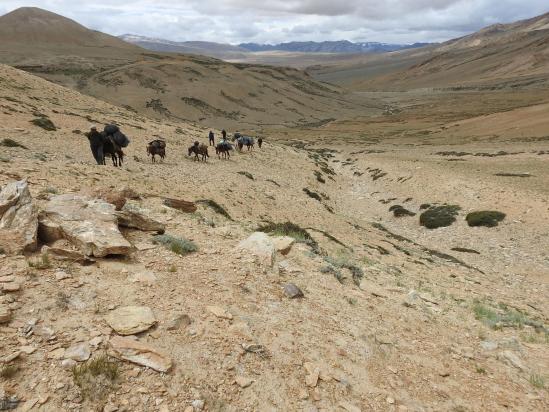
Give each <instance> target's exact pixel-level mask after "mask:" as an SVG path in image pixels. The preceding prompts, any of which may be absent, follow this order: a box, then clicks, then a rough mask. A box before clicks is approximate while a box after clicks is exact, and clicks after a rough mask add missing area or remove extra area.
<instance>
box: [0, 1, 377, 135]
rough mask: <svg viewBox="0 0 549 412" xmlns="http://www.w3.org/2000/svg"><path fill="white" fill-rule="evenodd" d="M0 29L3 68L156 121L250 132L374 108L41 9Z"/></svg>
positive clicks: (282, 71)
mask: <svg viewBox="0 0 549 412" xmlns="http://www.w3.org/2000/svg"><path fill="white" fill-rule="evenodd" d="M4 22H5V27H4ZM0 25H1V26H2V27H4V28H3V31H0V42H1V45H0V62H2V63H5V64H9V65H12V66H14V67H16V68H19V69H23V70H25V71H28V72H30V73H33V74H36V75H38V76H41V77H43V78H46V79H48V80H50V81H53V82H55V83H58V84H61V85H64V86H68V87H71V88H74V89H77V90H79V91H82V92H84V93H86V94H89V95H91V96H94V97H97V98H99V99H102V100H104V101H107V102H111V103H114V104H116V105H119V106H124V107H127V108H130V109H132V110H134V111H136V112H137V113H141V114H146V115H148V116H152V117H155V118H158V119H180V120H181V119H184V120H188V121H194V122H200V121H202V122H207V123H208V124H209V125H213V126H219V127H230V128H239V129H243V128H248V129H251V128H256V126H258V125H259V127H265V126H302V125H311V124H313V125H314V124H324V123H327V122H329V121H331V120H333V119H334V118H337V117H342V116H347V115H349V114H353V113H354V114H357V113H364V112H371V111H375V110H376V109H375V107H374V108H371V107H368V105H367V104H366V103H360V102H357V98H354V97H349V96H346V95H345V93H344V91H343V90H341V89H339V88H338V87H335V86H331V85H327V84H322V83H319V82H317V81H315V80H314V79H312V78H311V77H309V76H308V75H307V74H305V73H304V72H302V71H298V70H296V69H286V68H271V67H267V66H260V65H248V64H230V63H225V62H223V61H221V60H216V59H213V58H209V57H202V56H194V55H180V54H174V53H156V52H151V51H146V50H144V49H141V48H139V47H137V46H133V45H129V44H127V43H125V42H123V41H122V40H119V39H116V38H113V37H111V36H107V35H104V34H102V33H97V32H94V31H91V30H88V29H86V28H84V27H83V26H80V25H79V24H77V23H75V22H73V21H71V20H68V19H66V18H64V17H61V16H57V15H55V14H53V13H49V12H45V11H42V10H40V9H34V8H31V9H19V10H17V11H15V12H13V13H10V14H8V15H6V16H4V17H2V18H1V23H0ZM15 28H17V30H16V31H15V32H17V33H18V35H14V34H13V33H14V30H15ZM67 33H68V34H69V35H67ZM35 38H41V39H43V41H42V40H41V41H40V42H35V41H33V39H35ZM67 38H68V39H70V40H65V39H67ZM63 41H65V43H61V42H63ZM361 100H363V99H361ZM357 103H359V104H357Z"/></svg>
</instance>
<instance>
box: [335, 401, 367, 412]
mask: <svg viewBox="0 0 549 412" xmlns="http://www.w3.org/2000/svg"><path fill="white" fill-rule="evenodd" d="M339 406H340V407H341V408H343V409H345V410H346V411H347V412H362V410H361V409H360V408H359V407H358V406H355V405H353V404H352V403H350V402H347V401H341V402H339Z"/></svg>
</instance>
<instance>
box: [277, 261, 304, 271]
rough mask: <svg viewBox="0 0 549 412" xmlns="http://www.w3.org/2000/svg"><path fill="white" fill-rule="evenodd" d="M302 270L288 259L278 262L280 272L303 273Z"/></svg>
mask: <svg viewBox="0 0 549 412" xmlns="http://www.w3.org/2000/svg"><path fill="white" fill-rule="evenodd" d="M301 272H302V270H301V269H299V268H298V267H295V266H294V265H292V264H291V263H290V262H288V261H287V260H283V261H282V262H279V263H278V273H280V274H284V273H301Z"/></svg>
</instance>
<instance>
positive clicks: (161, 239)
mask: <svg viewBox="0 0 549 412" xmlns="http://www.w3.org/2000/svg"><path fill="white" fill-rule="evenodd" d="M153 243H155V244H160V245H162V246H164V247H165V248H166V249H169V250H171V251H172V252H173V253H176V254H178V255H181V256H185V255H188V254H189V253H192V252H196V251H197V250H198V247H197V246H196V244H195V243H194V242H191V241H190V240H187V239H183V238H178V237H174V236H171V235H156V236H154V238H153Z"/></svg>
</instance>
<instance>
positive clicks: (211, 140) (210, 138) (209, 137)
mask: <svg viewBox="0 0 549 412" xmlns="http://www.w3.org/2000/svg"><path fill="white" fill-rule="evenodd" d="M208 140H209V142H210V146H215V135H214V132H212V131H211V130H210V134H209V135H208Z"/></svg>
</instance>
